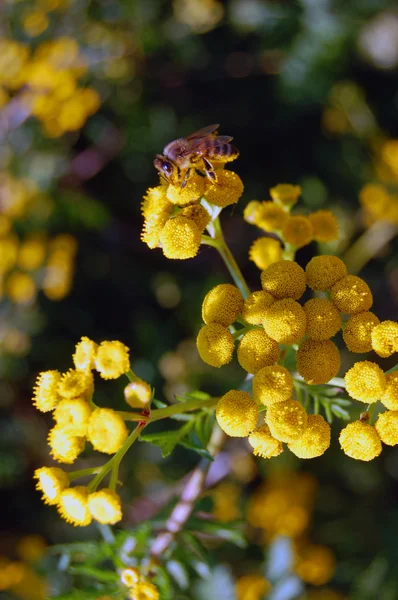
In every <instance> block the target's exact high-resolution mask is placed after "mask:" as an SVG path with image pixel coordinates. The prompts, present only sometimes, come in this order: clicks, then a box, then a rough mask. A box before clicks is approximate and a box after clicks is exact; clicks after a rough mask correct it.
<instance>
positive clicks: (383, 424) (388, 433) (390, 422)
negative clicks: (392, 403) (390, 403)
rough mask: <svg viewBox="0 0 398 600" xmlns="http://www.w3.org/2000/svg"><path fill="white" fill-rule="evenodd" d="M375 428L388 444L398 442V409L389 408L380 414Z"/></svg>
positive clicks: (392, 444) (393, 444)
mask: <svg viewBox="0 0 398 600" xmlns="http://www.w3.org/2000/svg"><path fill="white" fill-rule="evenodd" d="M375 428H376V431H377V434H378V436H379V438H380V439H381V441H382V442H384V443H385V444H387V445H388V446H396V445H397V444H398V411H395V410H387V411H386V412H384V413H381V414H379V417H378V419H377V421H376V424H375Z"/></svg>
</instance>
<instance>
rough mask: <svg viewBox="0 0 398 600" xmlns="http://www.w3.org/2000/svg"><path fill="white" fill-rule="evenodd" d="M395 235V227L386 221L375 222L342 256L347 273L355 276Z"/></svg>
mask: <svg viewBox="0 0 398 600" xmlns="http://www.w3.org/2000/svg"><path fill="white" fill-rule="evenodd" d="M396 235H397V227H396V225H393V224H392V223H389V222H388V221H376V222H375V223H373V225H371V226H370V227H369V228H368V229H366V231H365V232H364V233H363V234H362V235H361V236H360V237H359V238H358V239H357V240H356V241H355V242H354V243H353V244H352V246H351V247H350V248H349V249H348V250H347V251H346V253H345V254H344V256H342V257H341V258H342V260H343V262H344V263H345V264H346V266H347V269H348V272H349V273H351V274H353V275H355V274H356V273H359V272H360V271H361V270H362V269H363V267H364V266H365V265H366V264H367V263H368V262H369V261H370V260H371V259H372V258H373V257H374V256H376V255H377V254H378V253H379V252H380V250H382V248H384V247H385V246H386V245H387V244H388V243H389V242H390V241H391V240H392V239H393V238H394V237H395V236H396Z"/></svg>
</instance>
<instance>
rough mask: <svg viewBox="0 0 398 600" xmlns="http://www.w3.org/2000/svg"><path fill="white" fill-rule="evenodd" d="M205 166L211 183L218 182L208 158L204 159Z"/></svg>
mask: <svg viewBox="0 0 398 600" xmlns="http://www.w3.org/2000/svg"><path fill="white" fill-rule="evenodd" d="M203 164H204V166H205V172H206V175H207V177H208V178H209V179H210V181H211V182H213V183H215V182H216V181H217V175H216V174H215V172H214V169H213V165H212V164H211V162H210V161H209V160H207V158H203Z"/></svg>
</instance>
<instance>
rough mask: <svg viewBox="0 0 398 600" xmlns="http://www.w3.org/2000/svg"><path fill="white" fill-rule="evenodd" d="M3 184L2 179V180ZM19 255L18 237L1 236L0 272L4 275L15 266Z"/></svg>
mask: <svg viewBox="0 0 398 600" xmlns="http://www.w3.org/2000/svg"><path fill="white" fill-rule="evenodd" d="M0 184H1V180H0ZM17 256H18V238H17V237H16V236H14V235H7V236H6V237H4V238H0V274H1V275H4V273H7V272H8V271H9V270H10V269H12V268H13V266H14V265H15V263H16V261H17Z"/></svg>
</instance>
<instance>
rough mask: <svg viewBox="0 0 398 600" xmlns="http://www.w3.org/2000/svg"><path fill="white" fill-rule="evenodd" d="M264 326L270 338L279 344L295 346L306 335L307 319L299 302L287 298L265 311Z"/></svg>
mask: <svg viewBox="0 0 398 600" xmlns="http://www.w3.org/2000/svg"><path fill="white" fill-rule="evenodd" d="M263 326H264V329H265V331H266V333H267V334H268V335H269V337H270V338H272V339H273V340H275V341H276V342H278V343H279V344H295V343H297V342H299V341H300V340H301V338H302V337H303V335H304V334H305V329H306V326H307V317H306V314H305V311H304V309H303V307H302V306H300V304H299V303H298V302H296V301H295V300H293V299H292V298H285V299H284V300H278V301H277V302H274V303H273V304H271V306H268V307H267V308H266V309H265V319H264V321H263Z"/></svg>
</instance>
